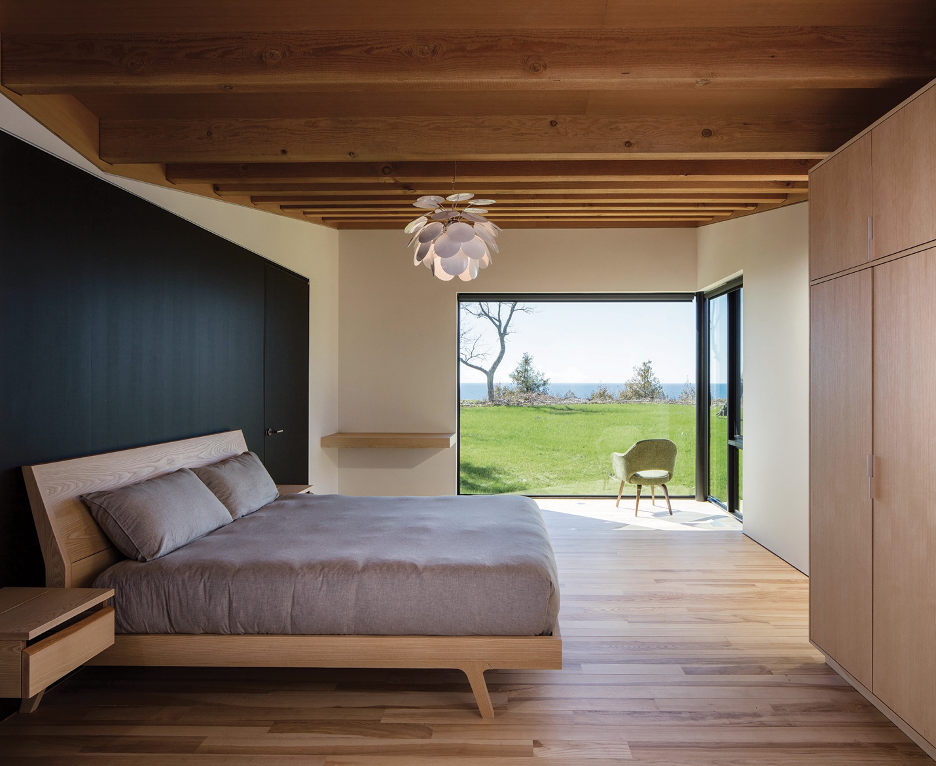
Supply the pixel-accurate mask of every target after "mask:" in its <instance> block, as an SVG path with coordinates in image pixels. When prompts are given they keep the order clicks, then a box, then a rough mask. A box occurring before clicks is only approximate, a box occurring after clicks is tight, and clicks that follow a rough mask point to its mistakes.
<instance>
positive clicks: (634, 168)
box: [166, 159, 817, 193]
mask: <svg viewBox="0 0 936 766" xmlns="http://www.w3.org/2000/svg"><path fill="white" fill-rule="evenodd" d="M816 162H817V160H810V159H798V160H797V159H793V160H769V159H768V160H763V159H759V160H719V159H708V160H655V161H648V160H575V161H551V162H532V161H503V162H464V161H461V160H459V162H458V165H457V177H458V182H459V184H460V185H462V184H472V190H473V191H474V190H475V188H474V187H475V186H477V184H480V183H483V184H487V183H498V184H505V183H507V184H514V183H517V184H523V188H522V189H521V191H523V190H526V189H528V188H530V187H529V186H528V184H530V183H545V184H550V185H552V186H554V187H557V188H565V187H566V186H567V185H568V184H569V183H588V184H589V185H591V184H592V183H593V182H600V183H606V184H618V183H635V182H636V183H641V184H642V185H643V184H644V183H647V182H653V183H659V182H663V183H670V182H680V183H687V182H692V183H700V184H701V183H704V184H706V188H709V187H708V186H707V185H708V183H710V182H722V183H724V182H729V183H733V182H748V183H752V182H753V183H762V182H798V183H800V184H802V183H805V182H807V181H808V180H809V168H810V167H812V166H813V165H815V164H816ZM455 170H456V166H455V164H454V163H453V162H452V161H447V162H409V161H403V162H376V163H374V162H350V161H347V160H346V161H344V162H281V163H276V162H274V163H263V162H261V163H204V162H192V163H170V164H169V165H167V166H166V178H167V179H168V180H169V181H171V182H173V183H225V182H236V183H244V182H253V183H277V184H278V183H280V182H292V183H312V184H328V183H346V184H354V183H362V184H378V183H383V184H386V185H387V187H388V188H392V185H393V184H403V183H406V184H415V183H423V184H425V183H431V184H444V185H445V186H443V187H441V188H443V189H444V188H446V187H448V186H451V183H452V174H453V171H455ZM362 188H364V187H362ZM615 188H617V186H615ZM435 193H438V188H436V189H435Z"/></svg>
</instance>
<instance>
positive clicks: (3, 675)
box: [0, 641, 26, 697]
mask: <svg viewBox="0 0 936 766" xmlns="http://www.w3.org/2000/svg"><path fill="white" fill-rule="evenodd" d="M25 645H26V642H25V641H0V697H19V696H20V694H21V688H22V685H23V682H22V677H23V675H22V667H23V660H22V651H23V647H24V646H25Z"/></svg>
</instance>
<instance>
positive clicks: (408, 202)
mask: <svg viewBox="0 0 936 766" xmlns="http://www.w3.org/2000/svg"><path fill="white" fill-rule="evenodd" d="M787 196H788V195H786V194H751V195H741V194H724V195H718V194H675V195H661V194H654V195H639V194H580V193H570V194H565V195H562V196H561V197H560V196H558V195H549V196H547V195H541V194H502V195H500V196H498V198H497V199H496V200H495V203H496V209H499V208H501V207H514V206H516V205H520V204H527V205H529V204H538V205H544V206H548V205H570V204H590V205H609V204H632V205H633V204H640V203H648V204H649V203H653V204H669V205H672V204H684V205H689V204H705V203H714V204H720V205H737V204H741V205H747V204H751V203H754V202H783V201H785V200H786V199H787ZM250 201H251V202H252V203H253V204H254V205H342V206H344V205H353V206H354V207H357V208H361V209H366V208H369V207H390V206H394V207H399V208H401V209H405V210H410V211H416V212H418V211H417V210H416V208H414V207H413V205H412V202H413V198H407V199H394V198H392V197H370V198H368V197H352V196H347V195H326V194H317V195H311V194H301V195H295V196H276V195H272V196H252V197H251V198H250Z"/></svg>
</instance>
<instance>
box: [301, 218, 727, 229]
mask: <svg viewBox="0 0 936 766" xmlns="http://www.w3.org/2000/svg"><path fill="white" fill-rule="evenodd" d="M309 220H312V219H309ZM721 220H724V219H721ZM317 223H322V225H323V226H328V227H329V228H332V229H338V230H345V231H347V230H354V229H358V230H360V229H382V230H385V231H399V225H398V224H397V223H396V222H395V221H371V220H358V221H329V222H328V223H324V222H321V221H317ZM707 223H715V221H714V220H713V221H705V222H702V223H700V222H698V221H653V222H652V223H648V222H647V221H511V222H510V228H511V229H647V228H653V229H695V228H697V227H698V226H702V225H705V224H707Z"/></svg>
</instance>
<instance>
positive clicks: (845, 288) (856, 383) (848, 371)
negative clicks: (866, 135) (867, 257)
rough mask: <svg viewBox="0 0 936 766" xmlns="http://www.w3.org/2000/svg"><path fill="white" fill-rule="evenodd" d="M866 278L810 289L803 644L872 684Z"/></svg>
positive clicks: (847, 278) (858, 275)
mask: <svg viewBox="0 0 936 766" xmlns="http://www.w3.org/2000/svg"><path fill="white" fill-rule="evenodd" d="M871 282H872V278H871V272H870V271H868V270H866V271H861V272H858V273H855V274H850V275H848V276H844V277H841V278H839V279H833V280H830V281H828V282H823V283H821V284H818V285H815V286H813V287H812V288H811V289H810V322H811V337H810V360H809V378H810V380H809V389H810V450H809V471H810V475H811V476H812V477H813V480H812V481H811V482H810V498H809V505H810V518H809V534H810V562H809V568H810V571H809V575H810V581H809V597H810V598H809V637H810V639H811V640H812V641H813V642H814V643H815V644H816V645H817V646H818V647H820V648H821V649H822V651H823V652H824V653H825V654H827V655H828V656H830V657H832V659H834V660H835V661H836V662H837V663H838V664H839V665H841V666H842V667H844V668H845V669H846V670H847V671H848V672H849V673H851V674H852V675H853V676H854V677H855V678H857V679H858V680H859V681H860V682H861V683H862V684H864V685H866V686H867V687H869V688H870V687H871V617H872V614H871V593H872V579H871V578H872V575H871V561H872V559H871V553H872V545H871V540H872V538H871V530H872V518H871V510H872V509H871V497H870V492H869V479H868V471H867V462H868V456H869V455H870V454H871V450H872V432H871V381H872V378H871V375H872V369H871V362H872V359H871V333H872V325H871V309H872V304H871Z"/></svg>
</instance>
